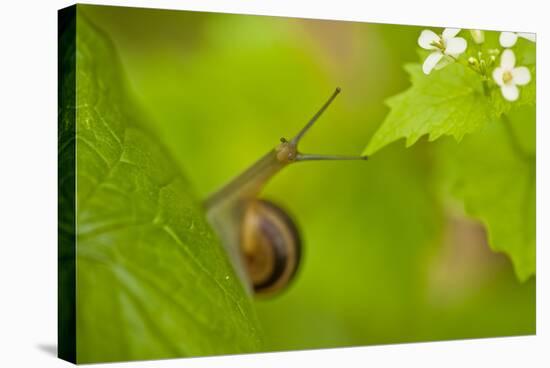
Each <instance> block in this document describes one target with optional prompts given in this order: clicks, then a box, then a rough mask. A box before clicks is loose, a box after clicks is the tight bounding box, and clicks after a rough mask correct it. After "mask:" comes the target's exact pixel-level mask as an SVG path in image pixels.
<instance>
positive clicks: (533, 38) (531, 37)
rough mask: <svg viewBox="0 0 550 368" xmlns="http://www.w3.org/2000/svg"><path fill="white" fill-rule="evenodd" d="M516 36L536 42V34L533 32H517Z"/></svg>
mask: <svg viewBox="0 0 550 368" xmlns="http://www.w3.org/2000/svg"><path fill="white" fill-rule="evenodd" d="M518 36H520V37H523V38H525V39H526V40H529V41H531V42H537V35H536V34H535V33H525V32H518Z"/></svg>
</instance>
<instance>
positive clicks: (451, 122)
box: [365, 64, 488, 155]
mask: <svg viewBox="0 0 550 368" xmlns="http://www.w3.org/2000/svg"><path fill="white" fill-rule="evenodd" d="M405 69H406V70H407V72H408V73H409V74H410V76H411V82H412V86H411V87H410V88H409V89H408V90H406V91H405V92H403V93H401V94H398V95H396V96H393V97H391V98H390V99H389V100H388V101H387V104H388V106H389V107H390V108H391V111H390V113H389V114H388V116H387V117H386V119H385V120H384V122H383V123H382V125H381V127H380V128H379V129H378V130H377V131H376V133H375V134H374V136H373V137H372V139H371V141H370V142H369V145H368V146H367V148H366V150H365V154H367V155H370V154H372V153H374V152H376V151H377V150H379V149H380V148H382V147H384V146H385V145H387V144H389V143H391V142H394V141H396V140H398V139H400V138H406V139H407V141H406V145H407V147H408V146H411V145H412V144H414V143H415V142H416V141H417V140H418V139H419V138H420V137H421V136H423V135H425V134H428V135H429V140H430V141H433V140H435V139H437V138H439V137H441V136H442V135H451V136H453V137H455V138H456V139H457V140H460V139H462V137H463V136H464V135H465V134H467V133H471V132H473V131H475V130H477V129H478V128H479V127H481V126H482V125H483V124H484V123H486V122H487V114H488V105H487V103H486V101H487V99H486V98H485V97H484V95H483V90H482V84H481V79H480V77H479V76H478V75H477V74H475V73H474V72H473V71H471V70H469V69H467V68H465V67H464V66H463V65H459V64H451V65H448V66H446V67H445V68H443V69H441V70H434V71H433V72H432V74H430V75H425V74H424V73H423V72H422V69H421V67H420V65H419V64H407V65H406V66H405Z"/></svg>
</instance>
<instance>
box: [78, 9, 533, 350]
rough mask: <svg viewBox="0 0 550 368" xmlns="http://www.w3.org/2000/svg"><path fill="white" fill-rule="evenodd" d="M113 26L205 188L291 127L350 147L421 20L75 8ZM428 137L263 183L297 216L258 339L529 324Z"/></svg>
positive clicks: (525, 292)
mask: <svg viewBox="0 0 550 368" xmlns="http://www.w3.org/2000/svg"><path fill="white" fill-rule="evenodd" d="M80 9H82V11H83V13H84V14H85V15H86V16H87V17H88V18H89V19H90V20H91V21H92V22H93V23H95V24H96V25H97V26H99V27H100V28H102V29H103V30H104V31H106V33H107V34H108V35H109V36H110V37H111V39H112V40H113V42H114V44H115V46H116V48H117V50H118V52H119V54H120V57H121V59H122V63H123V66H124V69H125V72H126V73H127V76H128V78H129V80H130V83H131V87H132V90H133V92H134V93H135V95H136V96H137V99H138V101H139V102H140V103H141V105H142V106H143V107H144V110H145V111H146V112H147V114H149V115H150V118H151V121H153V122H154V123H155V126H154V128H155V129H156V130H157V131H158V134H159V136H160V137H161V139H162V140H163V142H164V144H165V145H166V146H167V147H168V148H169V150H170V151H171V152H172V154H173V156H174V157H175V158H176V160H177V161H178V162H179V163H180V164H181V168H182V170H184V172H185V173H186V175H187V177H188V178H189V179H190V180H191V181H192V183H193V185H194V186H195V188H196V191H197V192H198V193H199V194H200V195H201V196H202V197H204V198H206V197H207V196H208V194H209V193H211V192H212V191H214V190H216V189H217V188H219V187H220V186H221V185H223V184H224V183H225V182H227V181H228V180H229V179H231V178H232V177H234V176H235V175H237V174H238V173H240V172H241V171H242V170H244V169H245V168H246V167H248V166H249V165H250V164H252V163H253V162H254V161H255V160H256V159H258V158H259V157H260V156H261V155H263V154H264V153H265V152H267V151H268V150H269V149H271V148H272V147H274V146H275V145H276V144H277V142H278V139H279V138H280V137H282V136H285V137H289V136H291V135H293V134H295V133H296V132H297V131H298V130H299V129H300V128H301V127H302V126H303V124H305V123H306V122H307V120H308V119H309V118H310V117H311V115H312V114H313V113H314V112H315V111H316V110H317V109H318V108H319V107H320V106H321V104H322V103H323V102H324V101H325V99H326V98H327V97H328V96H329V95H330V93H331V92H332V91H333V89H334V88H335V87H336V86H340V87H341V88H342V93H341V94H340V96H339V97H338V98H337V99H336V101H335V103H334V104H333V105H332V106H331V107H330V108H329V109H328V110H327V111H326V113H325V114H324V116H323V117H322V118H321V120H320V121H319V122H318V125H317V126H316V127H315V128H314V129H313V130H312V131H311V132H310V133H309V135H308V136H307V137H306V138H305V139H304V141H303V143H302V147H301V148H302V150H303V151H305V152H319V153H340V154H359V153H361V152H362V151H363V149H364V147H365V146H366V144H367V142H368V141H369V138H370V137H371V135H372V134H373V132H374V131H375V130H376V128H377V127H378V126H379V124H380V123H381V122H382V120H383V119H384V117H385V115H386V114H387V112H388V109H387V107H386V106H385V105H384V100H385V99H386V98H387V97H389V96H391V95H393V94H396V93H398V92H400V91H402V90H403V89H405V88H406V87H407V86H408V81H407V77H406V74H405V72H404V70H403V69H402V65H403V63H405V62H411V61H417V59H418V58H417V45H416V40H417V38H418V35H419V32H420V31H421V29H422V28H419V27H411V26H400V25H382V24H366V23H356V22H337V21H320V20H306V19H290V18H277V17H265V16H243V15H229V14H215V13H200V12H183V11H166V10H151V9H147V10H146V9H137V8H118V7H99V6H84V7H81V8H80ZM433 146H434V144H428V143H427V142H420V143H419V144H416V145H415V146H413V147H412V148H409V149H405V148H404V144H403V142H397V143H395V144H393V145H391V146H390V147H388V148H385V149H383V150H382V151H380V153H377V154H376V155H375V156H374V157H372V159H371V160H370V161H368V162H366V163H364V162H311V163H304V164H297V165H292V166H290V167H289V168H287V169H285V170H284V171H283V172H282V173H281V174H279V175H278V176H277V177H276V178H275V179H274V180H272V181H271V182H270V183H269V185H268V187H267V188H266V190H265V192H264V197H266V198H270V199H272V200H275V201H277V202H278V203H280V204H282V205H283V207H286V208H288V210H289V211H290V212H291V213H292V214H293V215H294V217H295V218H296V219H297V222H298V224H299V226H300V228H301V231H302V237H303V239H304V246H305V249H304V257H303V263H302V265H301V269H300V270H299V273H298V275H297V277H296V279H295V281H294V283H293V284H292V285H291V287H290V288H289V289H288V290H287V291H286V292H284V293H283V294H282V295H279V296H276V297H274V298H270V299H260V300H257V301H256V303H255V304H256V307H257V313H258V316H259V319H260V322H261V328H262V330H263V334H264V336H265V350H286V349H307V348H326V347H338V346H350V345H365V344H382V343H395V342H408V341H426V340H441V339H456V338H472V337H487V336H501V335H517V334H532V333H534V332H535V280H534V278H531V279H530V280H528V281H527V282H525V283H520V282H518V281H517V279H516V277H515V276H514V273H513V269H512V265H511V263H510V261H509V260H508V259H507V258H506V257H505V256H503V255H500V254H495V253H492V252H491V251H490V250H489V247H488V246H487V244H486V235H485V232H484V230H483V228H482V227H481V225H479V224H478V223H476V222H475V221H473V220H469V219H467V218H466V217H465V216H464V215H463V211H462V210H461V208H460V206H458V205H456V203H454V202H453V201H452V200H451V199H449V198H447V197H446V196H445V195H442V190H441V188H440V187H441V185H439V182H438V180H437V177H438V176H437V170H436V165H435V157H434V155H435V150H434V148H433Z"/></svg>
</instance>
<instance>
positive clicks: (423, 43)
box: [418, 29, 439, 50]
mask: <svg viewBox="0 0 550 368" xmlns="http://www.w3.org/2000/svg"><path fill="white" fill-rule="evenodd" d="M438 41H439V36H438V35H436V34H435V32H432V31H430V30H429V29H425V30H423V31H422V33H420V37H418V45H419V46H420V47H422V48H423V49H426V50H435V49H436V48H437V47H435V46H433V45H432V42H438Z"/></svg>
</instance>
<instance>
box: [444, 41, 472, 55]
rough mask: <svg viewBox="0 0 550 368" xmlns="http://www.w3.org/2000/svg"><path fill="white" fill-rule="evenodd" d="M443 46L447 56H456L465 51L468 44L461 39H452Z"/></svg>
mask: <svg viewBox="0 0 550 368" xmlns="http://www.w3.org/2000/svg"><path fill="white" fill-rule="evenodd" d="M445 46H447V47H445V53H446V54H447V55H457V54H462V53H463V52H464V51H466V47H467V46H468V43H467V42H466V40H465V39H464V38H462V37H454V38H449V39H448V40H447V43H446V45H445Z"/></svg>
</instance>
